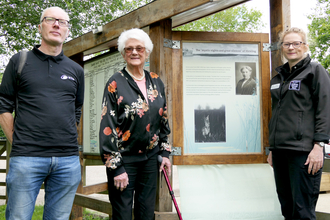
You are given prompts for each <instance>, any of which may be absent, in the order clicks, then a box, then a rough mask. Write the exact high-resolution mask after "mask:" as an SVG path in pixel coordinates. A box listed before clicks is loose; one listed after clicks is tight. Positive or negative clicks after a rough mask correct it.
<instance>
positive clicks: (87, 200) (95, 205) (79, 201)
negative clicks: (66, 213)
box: [74, 193, 112, 215]
mask: <svg viewBox="0 0 330 220" xmlns="http://www.w3.org/2000/svg"><path fill="white" fill-rule="evenodd" d="M74 204H75V205H77V206H81V207H85V208H88V209H93V210H95V211H99V212H103V213H107V214H110V215H111V214H112V207H111V204H110V202H109V201H101V200H98V199H94V198H91V197H88V196H86V195H83V194H79V193H76V197H75V198H74Z"/></svg>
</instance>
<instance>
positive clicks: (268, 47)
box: [262, 42, 280, 51]
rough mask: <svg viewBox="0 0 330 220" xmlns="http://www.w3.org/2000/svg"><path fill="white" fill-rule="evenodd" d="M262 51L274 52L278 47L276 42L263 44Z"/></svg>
mask: <svg viewBox="0 0 330 220" xmlns="http://www.w3.org/2000/svg"><path fill="white" fill-rule="evenodd" d="M262 45H263V47H264V48H263V51H275V50H279V49H280V47H279V46H278V42H275V43H272V44H269V43H263V44H262Z"/></svg>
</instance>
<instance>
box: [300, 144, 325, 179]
mask: <svg viewBox="0 0 330 220" xmlns="http://www.w3.org/2000/svg"><path fill="white" fill-rule="evenodd" d="M323 160H324V154H323V147H321V146H319V145H318V144H314V147H313V150H312V151H311V152H310V153H309V155H308V157H307V160H306V163H305V165H308V173H309V174H310V173H312V174H313V175H314V174H315V173H317V171H319V169H321V168H322V167H323Z"/></svg>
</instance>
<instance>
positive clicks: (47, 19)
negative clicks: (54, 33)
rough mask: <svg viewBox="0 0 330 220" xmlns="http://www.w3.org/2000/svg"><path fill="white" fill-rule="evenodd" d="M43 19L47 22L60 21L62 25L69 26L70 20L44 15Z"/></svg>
mask: <svg viewBox="0 0 330 220" xmlns="http://www.w3.org/2000/svg"><path fill="white" fill-rule="evenodd" d="M42 20H43V21H45V22H46V23H47V24H51V25H53V24H55V22H56V21H58V25H59V26H61V27H69V25H70V24H69V21H67V20H64V19H57V18H52V17H44V18H43V19H42Z"/></svg>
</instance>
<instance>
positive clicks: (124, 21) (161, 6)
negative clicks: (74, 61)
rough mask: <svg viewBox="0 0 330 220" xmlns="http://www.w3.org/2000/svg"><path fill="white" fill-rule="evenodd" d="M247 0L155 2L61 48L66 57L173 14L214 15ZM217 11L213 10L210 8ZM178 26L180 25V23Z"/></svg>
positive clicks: (170, 0)
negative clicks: (98, 31) (190, 12)
mask: <svg viewBox="0 0 330 220" xmlns="http://www.w3.org/2000/svg"><path fill="white" fill-rule="evenodd" d="M246 1H248V0H216V1H214V0H180V1H177V0H157V1H153V2H152V3H150V4H147V5H145V6H143V7H141V8H139V9H137V10H135V11H132V12H131V13H129V14H127V15H124V16H122V17H120V18H118V19H116V20H113V21H111V22H110V23H107V24H105V25H104V26H103V32H102V33H100V34H93V33H92V32H88V33H86V34H84V35H82V36H81V37H78V38H76V39H73V40H71V41H69V42H67V43H65V44H64V46H63V51H64V54H65V55H66V56H69V57H70V56H72V55H74V54H77V53H82V52H84V51H86V50H89V49H91V48H94V47H97V46H99V45H102V44H104V43H106V42H109V41H112V40H114V39H116V38H118V37H119V35H120V33H121V32H123V31H124V30H127V29H130V28H133V27H135V28H143V27H147V26H149V25H151V24H154V23H156V22H159V21H162V20H166V19H169V18H171V17H173V16H175V15H179V14H181V13H183V12H187V11H189V10H192V9H196V8H199V10H203V8H202V7H201V6H203V5H205V4H206V8H211V9H213V10H212V12H213V13H216V12H218V11H221V10H222V9H225V8H228V7H230V6H233V5H237V4H240V3H243V2H246ZM215 8H216V9H217V10H215V11H214V9H215ZM210 13H211V12H210V11H209V10H206V11H205V13H202V14H198V13H196V11H195V13H192V14H193V15H194V17H189V19H188V20H184V21H182V23H183V22H188V21H189V20H190V21H192V20H195V19H198V18H201V17H203V16H206V15H209V14H210ZM181 20H183V18H182V17H181V18H178V19H177V21H178V22H176V25H180V21H181ZM182 23H181V24H182Z"/></svg>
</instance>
